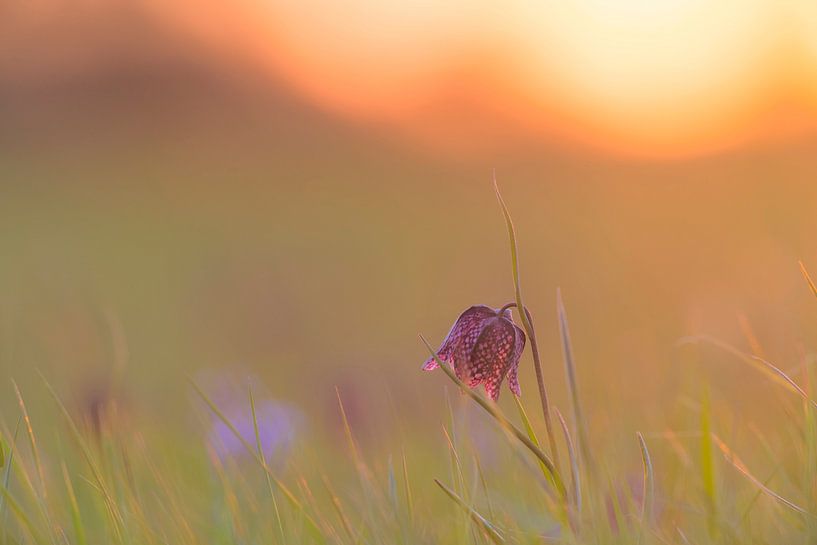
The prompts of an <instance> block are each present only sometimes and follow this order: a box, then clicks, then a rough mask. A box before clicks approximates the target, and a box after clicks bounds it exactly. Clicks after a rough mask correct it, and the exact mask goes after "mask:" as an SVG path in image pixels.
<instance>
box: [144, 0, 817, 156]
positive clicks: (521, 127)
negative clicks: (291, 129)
mask: <svg viewBox="0 0 817 545" xmlns="http://www.w3.org/2000/svg"><path fill="white" fill-rule="evenodd" d="M196 5H197V6H199V7H202V4H201V2H196ZM155 9H156V10H157V11H158V12H161V13H164V14H166V15H167V16H168V17H171V18H173V20H175V21H176V22H177V23H178V24H180V25H182V26H184V27H185V28H187V29H189V30H190V31H192V32H195V33H197V34H198V35H199V36H201V37H202V38H203V39H205V40H206V41H208V42H210V43H215V44H219V46H223V47H233V48H238V49H241V50H243V51H244V53H245V54H248V55H251V56H253V57H254V58H255V59H256V60H257V61H258V62H259V63H260V64H261V65H262V66H265V67H268V69H269V70H271V71H272V72H273V73H275V74H277V75H278V76H280V77H282V78H283V79H284V80H285V81H287V82H288V83H289V84H290V85H291V86H292V87H293V88H295V89H297V91H298V92H299V93H302V94H303V96H305V97H307V98H308V100H309V101H311V102H313V103H314V104H316V105H318V106H319V107H321V108H325V109H327V110H329V111H332V112H335V113H337V114H339V115H341V116H345V117H348V118H351V119H364V120H367V121H372V122H376V123H386V124H388V125H390V126H392V127H394V128H395V129H396V130H400V131H406V132H407V133H409V134H412V135H413V136H415V137H417V138H420V139H423V140H424V141H426V142H428V143H430V144H432V145H435V146H446V145H448V146H450V147H454V148H457V149H461V148H463V147H465V148H473V149H476V150H479V149H481V148H484V146H486V145H487V146H488V147H491V146H496V145H500V144H501V142H497V140H499V138H496V137H492V134H493V135H497V134H499V135H500V138H502V139H505V134H506V133H507V132H510V133H514V134H522V135H525V136H526V137H536V138H540V139H543V140H549V141H556V142H563V143H568V144H570V145H578V146H586V147H589V148H591V149H596V150H601V151H605V152H611V153H614V154H623V155H635V156H642V157H684V156H690V155H700V154H707V153H716V152H718V151H723V150H725V149H733V148H736V147H741V146H746V145H751V144H754V143H758V142H769V141H780V140H784V141H785V140H787V139H791V138H797V137H802V136H803V135H807V134H813V133H814V131H815V130H816V129H817V5H815V4H814V3H813V2H809V1H808V0H790V1H786V2H780V1H775V0H742V1H739V2H738V1H735V0H662V1H657V2H643V1H639V0H619V1H607V0H581V1H570V2H564V1H545V2H503V3H501V5H500V4H499V3H496V2H485V1H483V2H464V1H453V2H445V3H443V4H442V5H440V4H438V3H430V2H423V1H411V2H400V3H389V2H387V3H383V2H377V1H373V0H356V1H353V2H343V3H337V2H331V1H328V2H327V1H324V0H307V1H304V2H277V1H268V2H258V1H255V0H242V2H239V3H238V7H236V4H235V3H231V4H230V6H229V7H218V3H217V2H212V3H211V4H205V7H204V8H203V9H191V8H190V5H188V4H186V3H184V2H171V3H168V2H162V3H159V4H157V5H156V6H155Z"/></svg>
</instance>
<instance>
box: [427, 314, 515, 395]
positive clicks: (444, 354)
mask: <svg viewBox="0 0 817 545" xmlns="http://www.w3.org/2000/svg"><path fill="white" fill-rule="evenodd" d="M524 349H525V332H524V331H522V330H521V329H520V328H519V326H517V325H516V324H515V323H513V320H512V319H511V312H510V310H509V308H508V307H507V306H505V307H502V308H501V309H499V310H495V309H493V308H491V307H487V306H485V305H476V306H473V307H471V308H469V309H468V310H466V311H465V312H463V313H462V314H460V317H459V318H457V321H456V322H454V325H453V326H452V327H451V331H449V332H448V336H446V338H445V340H444V341H443V344H442V346H440V349H439V350H437V356H438V357H439V358H440V361H444V362H446V363H448V364H449V365H452V366H453V367H454V372H455V373H456V374H457V377H459V379H460V380H462V381H463V382H465V383H466V384H467V385H468V387H469V388H475V387H476V386H478V385H480V384H485V393H487V394H488V396H489V397H490V398H491V399H493V400H494V401H496V400H497V399H498V398H499V386H500V385H501V384H502V380H503V379H504V378H505V375H507V376H508V387H509V388H510V390H511V392H513V393H514V394H515V395H517V396H519V395H520V394H521V391H520V389H519V378H518V371H519V358H521V357H522V351H523V350H524ZM436 368H437V362H436V361H434V358H429V359H428V360H426V362H425V363H424V364H423V369H424V370H426V371H431V370H432V369H436Z"/></svg>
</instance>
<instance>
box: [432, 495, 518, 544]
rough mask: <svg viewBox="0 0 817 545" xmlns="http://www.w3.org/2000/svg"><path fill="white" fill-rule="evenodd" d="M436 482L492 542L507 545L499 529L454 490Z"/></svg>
mask: <svg viewBox="0 0 817 545" xmlns="http://www.w3.org/2000/svg"><path fill="white" fill-rule="evenodd" d="M434 482H435V483H437V486H439V487H440V488H441V489H442V491H443V492H445V493H446V495H447V496H448V497H449V498H451V499H452V500H454V502H455V503H456V504H457V505H459V506H460V507H462V508H463V509H464V510H465V512H466V513H468V515H469V516H470V517H471V520H473V521H474V524H476V525H477V526H479V527H480V528H481V529H482V531H484V532H485V533H486V534H487V535H488V537H489V538H491V541H493V542H494V543H496V544H497V545H501V544H502V543H505V538H503V537H502V534H501V533H500V532H499V530H497V528H496V527H495V526H494V525H493V524H491V523H490V522H489V521H488V520H487V519H486V518H485V517H483V516H482V515H480V514H479V513H478V512H477V511H476V510H475V509H474V508H473V507H471V506H470V505H468V504H467V503H466V502H465V501H464V500H463V499H462V498H460V497H459V496H458V495H457V494H456V493H455V492H454V491H453V490H451V489H450V488H448V487H447V486H445V485H444V484H443V483H441V482H440V481H439V480H438V479H434Z"/></svg>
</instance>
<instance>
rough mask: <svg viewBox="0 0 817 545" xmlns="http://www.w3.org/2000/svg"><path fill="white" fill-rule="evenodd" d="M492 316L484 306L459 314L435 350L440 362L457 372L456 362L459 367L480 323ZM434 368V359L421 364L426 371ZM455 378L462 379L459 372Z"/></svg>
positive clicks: (468, 351) (471, 346) (471, 344)
mask: <svg viewBox="0 0 817 545" xmlns="http://www.w3.org/2000/svg"><path fill="white" fill-rule="evenodd" d="M492 316H496V311H495V310H494V309H492V308H491V307H486V306H484V305H477V306H473V307H471V308H469V309H468V310H466V311H465V312H463V313H462V314H460V317H459V318H457V321H456V322H454V325H453V326H451V330H450V331H449V332H448V335H446V337H445V340H444V341H443V344H442V345H441V346H440V348H439V349H438V350H437V356H438V357H439V358H440V360H441V361H444V362H446V363H448V364H451V365H453V366H454V369H455V371H457V369H458V367H457V362H460V367H461V366H462V363H463V362H464V361H465V359H466V358H467V354H469V353H470V351H471V349H472V348H473V346H474V343H475V342H476V340H477V337H479V332H480V331H481V330H482V327H481V326H482V322H484V321H485V320H486V319H488V318H491V317H492ZM436 368H437V362H436V361H434V358H428V359H427V360H426V361H425V363H424V364H423V369H424V370H426V371H431V370H433V369H436ZM457 376H458V377H460V378H462V377H461V375H460V372H459V371H457Z"/></svg>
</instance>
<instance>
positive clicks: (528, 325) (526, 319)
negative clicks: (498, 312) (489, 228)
mask: <svg viewBox="0 0 817 545" xmlns="http://www.w3.org/2000/svg"><path fill="white" fill-rule="evenodd" d="M494 191H496V198H497V200H498V201H499V206H500V208H502V215H503V216H504V217H505V225H506V227H507V229H508V239H509V241H510V245H511V269H512V270H513V285H514V293H515V296H516V308H517V310H518V309H523V312H519V317H520V320H521V321H522V327H523V328H524V329H525V333H526V334H527V335H528V339H530V349H531V354H532V355H533V368H534V370H535V371H536V382H537V384H538V386H539V399H540V400H541V402H542V414H543V415H544V417H545V427H546V429H547V434H548V444H549V445H550V451H551V455H552V456H553V462H554V464H555V466H556V468H557V470H559V468H560V464H559V449H558V448H557V447H556V434H555V433H554V431H553V419H552V417H551V415H550V402H549V401H548V394H547V389H546V388H545V378H544V375H543V373H542V362H541V360H540V359H539V344H538V343H537V342H536V332H535V331H534V329H533V320H532V318H531V315H530V313H529V312H528V310H527V309H526V308H525V305H524V304H522V288H521V287H520V282H519V255H518V252H517V248H516V230H515V229H514V226H513V221H512V220H511V214H510V212H509V211H508V207H507V206H506V205H505V201H504V200H503V199H502V194H501V193H500V192H499V186H498V185H497V183H496V175H494Z"/></svg>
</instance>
